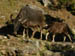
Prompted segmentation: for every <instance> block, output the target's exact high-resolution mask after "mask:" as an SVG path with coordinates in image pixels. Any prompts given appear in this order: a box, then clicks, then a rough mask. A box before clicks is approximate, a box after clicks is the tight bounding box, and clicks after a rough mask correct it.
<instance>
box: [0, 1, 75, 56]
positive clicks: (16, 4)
mask: <svg viewBox="0 0 75 56" xmlns="http://www.w3.org/2000/svg"><path fill="white" fill-rule="evenodd" d="M25 4H32V5H36V6H38V7H40V8H42V9H43V10H44V12H45V13H46V14H48V15H49V16H50V17H52V18H55V19H58V18H60V19H62V20H64V22H66V23H67V24H68V25H69V27H70V28H71V29H72V30H73V33H74V34H75V14H72V13H71V12H70V11H68V10H67V9H65V8H63V9H59V10H52V9H49V8H48V7H44V6H43V5H42V4H41V3H40V2H38V0H0V56H75V42H73V43H71V42H62V41H61V42H59V41H57V42H51V41H46V40H40V39H37V38H33V39H31V38H29V39H25V40H24V39H23V38H22V34H21V35H19V34H18V35H17V37H15V36H13V34H12V32H13V29H12V25H11V24H9V25H8V24H6V22H7V21H10V15H11V14H12V13H13V14H14V17H13V18H15V17H16V15H17V14H18V12H19V10H20V9H21V8H22V7H23V6H24V5H25ZM73 41H75V38H73Z"/></svg>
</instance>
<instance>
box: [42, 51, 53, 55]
mask: <svg viewBox="0 0 75 56" xmlns="http://www.w3.org/2000/svg"><path fill="white" fill-rule="evenodd" d="M43 56H53V52H52V51H48V50H46V51H45V52H44V53H43Z"/></svg>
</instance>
